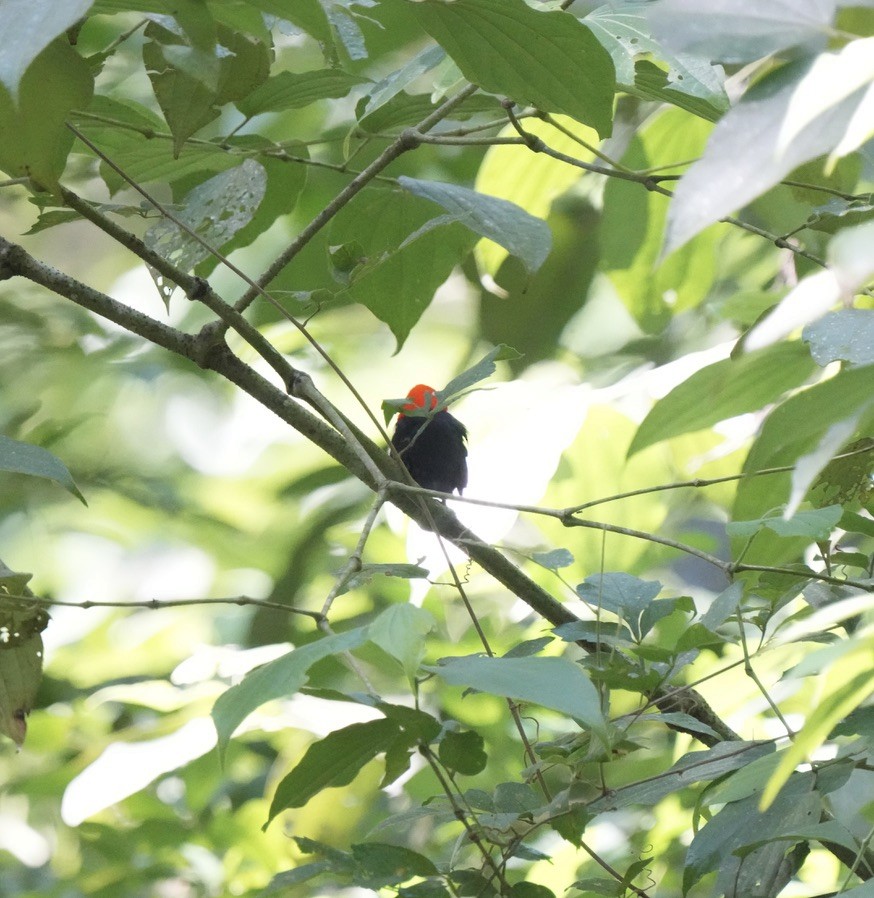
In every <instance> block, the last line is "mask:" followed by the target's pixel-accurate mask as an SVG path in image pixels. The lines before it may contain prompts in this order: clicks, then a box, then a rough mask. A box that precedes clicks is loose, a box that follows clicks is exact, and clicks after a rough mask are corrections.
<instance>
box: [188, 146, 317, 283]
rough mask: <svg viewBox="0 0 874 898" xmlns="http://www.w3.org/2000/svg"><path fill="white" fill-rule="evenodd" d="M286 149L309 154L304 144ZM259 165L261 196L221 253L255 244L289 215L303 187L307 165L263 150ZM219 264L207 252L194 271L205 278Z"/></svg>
mask: <svg viewBox="0 0 874 898" xmlns="http://www.w3.org/2000/svg"><path fill="white" fill-rule="evenodd" d="M228 142H229V143H231V144H234V145H240V146H243V147H247V148H248V147H250V146H253V145H256V144H257V145H258V146H259V147H260V146H261V145H262V141H261V140H259V139H258V138H252V137H250V136H245V137H241V138H231V140H230V141H228ZM265 143H266V142H265ZM286 150H287V152H288V153H290V154H293V155H295V156H300V157H302V158H304V159H306V158H308V156H309V154H308V152H307V149H306V147H305V146H300V147H294V146H290V145H286ZM258 164H259V165H261V166H262V167H263V169H264V171H265V173H266V175H267V184H266V186H265V188H264V197H263V198H262V200H261V202H260V203H259V204H258V208H257V210H256V211H255V214H254V215H253V216H252V218H251V220H250V221H249V223H248V224H244V225H243V227H241V228H240V230H239V231H237V232H236V233H235V234H234V235H233V236H232V237H231V238H230V240H228V241H227V242H226V243H225V244H224V248H223V253H224V254H225V255H226V256H227V255H229V254H230V253H231V252H233V250H235V249H239V248H240V247H243V246H249V245H250V244H252V243H254V241H255V240H256V239H257V238H258V237H260V236H261V234H263V233H264V232H265V231H267V230H268V229H269V228H271V227H272V226H273V225H274V224H275V223H276V220H277V219H278V218H280V217H281V216H284V215H289V214H291V213H292V212H293V211H294V207H295V204H296V203H297V200H298V197H299V196H300V195H301V192H302V191H303V189H304V187H305V186H306V183H307V167H306V165H301V164H295V163H289V162H286V161H283V160H281V159H275V158H272V157H271V156H268V155H267V154H264V153H262V154H261V155H260V157H259V159H258ZM219 264H221V263H220V262H219V260H218V259H216V258H215V256H212V255H210V256H208V257H207V258H206V259H204V260H203V262H201V263H200V264H199V265H198V267H197V273H198V274H200V275H201V276H203V277H206V276H208V275H209V274H210V273H211V272H212V271H213V270H214V269H215V268H216V267H217V266H218V265H219Z"/></svg>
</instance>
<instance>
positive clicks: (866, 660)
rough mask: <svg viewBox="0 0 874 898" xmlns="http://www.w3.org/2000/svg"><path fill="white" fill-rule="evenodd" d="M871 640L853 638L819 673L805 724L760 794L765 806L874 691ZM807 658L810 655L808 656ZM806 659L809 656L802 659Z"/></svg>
mask: <svg viewBox="0 0 874 898" xmlns="http://www.w3.org/2000/svg"><path fill="white" fill-rule="evenodd" d="M872 646H874V640H872V639H871V638H870V637H868V638H864V639H859V640H854V641H853V642H851V643H850V644H849V646H848V647H846V650H845V651H843V652H842V654H841V655H840V656H839V657H838V658H837V660H836V661H835V662H834V663H833V664H831V665H829V666H827V667H826V669H825V671H824V672H823V673H820V674H819V675H818V676H819V687H820V689H821V693H820V700H819V701H817V702H816V703H815V704H814V705H813V707H812V708H811V709H810V711H809V713H808V715H807V719H806V720H805V722H804V726H803V727H802V728H801V730H800V731H799V732H798V733H796V735H795V738H794V739H793V740H792V744H791V745H790V746H789V747H788V748H787V749H786V751H785V753H784V754H783V756H782V758H781V760H780V764H779V765H778V767H777V769H776V770H775V771H774V773H773V775H772V776H771V779H770V780H769V781H768V785H767V786H766V787H765V791H764V793H763V795H762V801H761V806H762V807H763V808H767V807H768V806H769V805H770V804H771V803H772V802H773V801H774V800H775V798H776V796H777V794H778V793H779V792H780V791H781V789H783V788H784V787H785V786H786V784H787V782H788V781H789V778H790V777H791V776H792V772H793V771H794V770H795V768H796V767H797V766H798V765H799V764H800V763H802V762H803V761H804V760H805V759H807V758H809V757H810V756H811V755H812V754H813V753H814V752H815V751H816V750H817V749H818V748H819V747H820V746H821V745H822V744H823V742H825V740H826V739H827V738H828V736H829V734H830V733H831V731H832V730H833V729H834V727H835V725H836V724H837V723H838V722H840V721H841V720H843V719H844V718H845V717H846V716H847V715H848V714H849V713H850V712H851V711H853V710H855V709H856V708H857V707H858V706H859V705H861V704H862V703H863V702H864V701H865V700H866V699H867V698H868V697H869V696H870V695H871V694H872V692H874V678H872V676H871V670H870V657H871V649H872ZM808 658H810V656H808ZM805 660H808V659H805Z"/></svg>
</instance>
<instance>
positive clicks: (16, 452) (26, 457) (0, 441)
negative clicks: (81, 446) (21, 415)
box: [0, 435, 88, 505]
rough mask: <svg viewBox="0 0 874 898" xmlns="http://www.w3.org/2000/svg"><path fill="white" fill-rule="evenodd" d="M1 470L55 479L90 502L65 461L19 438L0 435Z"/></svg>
mask: <svg viewBox="0 0 874 898" xmlns="http://www.w3.org/2000/svg"><path fill="white" fill-rule="evenodd" d="M0 471H9V472H10V473H14V474H29V475H31V476H32V477H43V478H45V479H46V480H54V482H55V483H57V484H59V485H60V486H62V487H63V488H64V489H65V490H67V491H68V492H70V493H72V494H73V495H74V496H75V497H76V498H77V499H79V501H80V502H81V503H82V504H83V505H87V504H88V503H87V502H86V501H85V497H84V496H83V495H82V493H81V492H80V491H79V487H77V486H76V484H75V482H74V481H73V478H72V476H71V475H70V472H69V471H68V470H67V468H66V466H65V465H64V463H63V462H62V461H61V460H60V459H59V458H57V457H56V456H54V455H52V453H51V452H49V451H48V450H47V449H43V448H42V447H41V446H32V445H31V444H30V443H19V442H18V440H13V439H10V438H9V437H6V436H2V435H0Z"/></svg>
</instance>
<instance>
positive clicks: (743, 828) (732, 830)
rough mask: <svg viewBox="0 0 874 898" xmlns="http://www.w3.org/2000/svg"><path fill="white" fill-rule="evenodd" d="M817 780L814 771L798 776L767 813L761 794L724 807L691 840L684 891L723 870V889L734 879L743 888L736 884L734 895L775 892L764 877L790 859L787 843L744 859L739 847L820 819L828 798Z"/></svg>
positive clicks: (721, 879)
mask: <svg viewBox="0 0 874 898" xmlns="http://www.w3.org/2000/svg"><path fill="white" fill-rule="evenodd" d="M813 785H814V783H813V775H812V774H809V773H808V774H803V775H800V776H796V777H793V781H792V783H791V786H790V788H788V789H787V790H786V792H785V793H784V794H782V795H781V796H780V797H779V799H778V800H777V801H776V802H775V803H774V804H773V805H772V806H771V807H770V808H769V809H768V810H767V811H765V812H764V813H763V812H761V811H759V809H758V807H757V804H758V797H757V796H751V797H750V798H746V799H743V800H741V801H735V802H732V803H731V804H728V805H726V806H725V807H724V808H722V810H720V811H719V813H717V814H715V815H714V816H713V817H712V818H711V819H710V820H708V822H707V823H706V824H705V825H704V827H702V828H701V829H700V830H699V831H698V832H697V833H696V835H695V838H694V839H693V840H692V843H691V845H690V846H689V849H688V851H687V853H686V861H685V869H684V871H683V890H684V893H686V892H688V890H689V889H690V888H691V887H692V886H693V885H694V884H695V883H697V882H698V881H699V880H700V879H701V877H702V876H704V875H705V874H707V873H711V872H713V871H717V870H718V871H719V880H718V883H719V885H718V886H717V889H718V894H728V893H729V892H727V891H724V890H725V889H732V887H733V886H734V885H738V886H740V888H739V890H738V891H733V890H732V891H731V892H730V894H733V895H737V896H741V895H755V894H770V893H769V892H768V891H762V880H763V879H764V880H765V881H767V880H768V879H769V877H770V876H776V874H777V870H778V869H779V867H780V865H781V864H782V863H783V861H784V857H785V853H786V849H787V846H786V844H785V843H784V842H780V841H778V842H775V843H773V844H772V845H769V846H766V847H765V848H760V849H758V852H757V854H755V855H752V856H748V857H746V858H744V859H743V860H740V859H739V858H738V856H737V854H736V852H737V850H738V849H739V848H742V847H743V846H745V845H749V844H750V843H752V842H755V841H757V840H759V839H761V837H762V836H763V835H767V834H770V833H775V832H778V831H780V830H788V829H790V828H799V827H801V826H805V825H810V824H814V823H817V822H818V821H819V816H820V812H821V807H822V798H821V796H820V795H819V793H818V792H816V791H815V789H814V788H813Z"/></svg>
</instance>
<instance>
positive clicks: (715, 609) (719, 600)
mask: <svg viewBox="0 0 874 898" xmlns="http://www.w3.org/2000/svg"><path fill="white" fill-rule="evenodd" d="M743 593H744V591H743V583H741V582H740V581H739V580H735V582H734V583H732V584H731V586H729V587H728V588H727V589H724V590H723V591H722V592H721V593H720V594H719V595H718V596H717V597H716V598H715V599H714V600H713V601H712V602H711V603H710V607H709V608H708V609H707V611H705V612H704V614H703V615H702V616H701V623H702V625H703V626H705V627H707V629H708V630H710V631H711V633H715V632H716V629H717V627H719V626H720V625H721V624H723V623H725V621H727V620H728V618H730V617H731V616H732V615H733V614H734V613H735V611H737V607H738V605H740V602H741V599H742V598H743Z"/></svg>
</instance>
